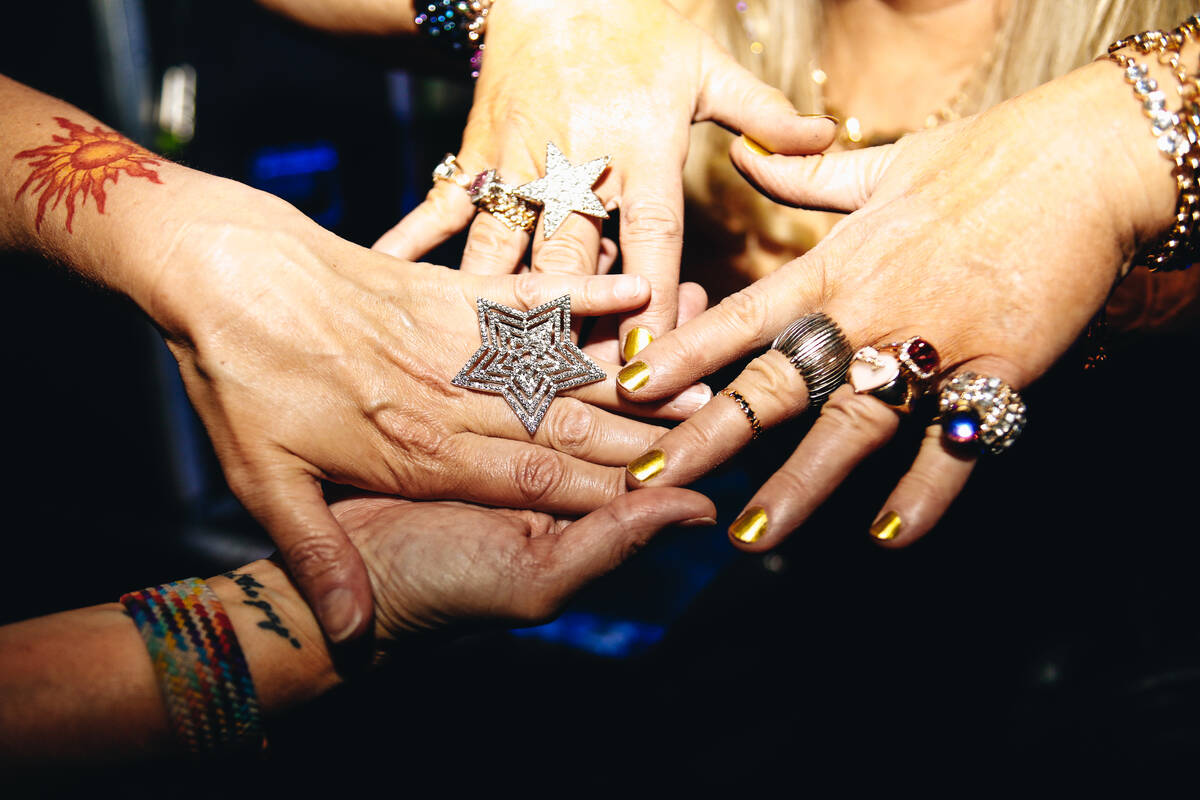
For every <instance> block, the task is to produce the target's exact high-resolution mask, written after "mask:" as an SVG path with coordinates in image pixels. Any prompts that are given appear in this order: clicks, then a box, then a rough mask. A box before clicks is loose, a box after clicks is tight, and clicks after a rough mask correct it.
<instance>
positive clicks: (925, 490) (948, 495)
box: [870, 423, 976, 547]
mask: <svg viewBox="0 0 1200 800" xmlns="http://www.w3.org/2000/svg"><path fill="white" fill-rule="evenodd" d="M975 461H976V458H975V457H974V456H973V455H970V454H966V453H963V452H961V451H958V450H951V449H949V448H948V447H947V442H946V440H945V437H944V436H943V434H942V426H941V425H938V424H936V423H935V424H933V425H930V426H929V427H928V428H926V429H925V438H924V439H922V440H921V447H920V449H919V450H918V451H917V457H916V459H914V460H913V465H912V467H911V468H910V469H909V470H908V472H907V473H905V474H904V477H902V478H901V479H900V483H898V484H897V485H896V488H895V489H894V490H893V491H892V493H891V495H889V496H888V499H887V502H885V503H884V504H883V510H882V511H880V513H879V515H878V516H877V517H876V518H875V521H874V522H872V523H871V528H870V533H871V536H872V537H873V538H874V539H875V541H877V542H879V543H880V544H882V545H884V546H885V547H904V546H905V545H909V544H912V543H913V542H915V541H916V540H917V539H920V538H921V537H922V536H924V535H925V534H926V533H928V532H929V530H930V529H931V528H933V526H934V525H936V524H937V521H938V520H939V519H941V518H942V515H943V514H945V513H946V509H948V508H949V507H950V504H951V503H952V502H954V498H955V497H958V494H959V492H961V491H962V488H963V486H965V485H966V483H967V478H969V477H970V476H971V470H972V469H974V468H975Z"/></svg>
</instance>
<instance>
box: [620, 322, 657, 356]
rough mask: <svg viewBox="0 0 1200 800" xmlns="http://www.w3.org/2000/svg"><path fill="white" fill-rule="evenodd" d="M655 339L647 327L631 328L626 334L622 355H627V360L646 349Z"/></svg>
mask: <svg viewBox="0 0 1200 800" xmlns="http://www.w3.org/2000/svg"><path fill="white" fill-rule="evenodd" d="M653 341H654V334H652V333H651V332H650V331H648V330H646V329H645V328H630V329H629V333H627V334H625V345H624V347H622V348H621V355H623V356H625V360H626V361H628V360H629V359H631V358H633V357H634V356H636V355H637V354H638V353H640V352H642V351H643V350H645V349H646V345H648V344H650V343H651V342H653Z"/></svg>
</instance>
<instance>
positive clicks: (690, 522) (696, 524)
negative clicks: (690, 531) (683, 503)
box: [679, 517, 717, 528]
mask: <svg viewBox="0 0 1200 800" xmlns="http://www.w3.org/2000/svg"><path fill="white" fill-rule="evenodd" d="M716 524H717V520H716V518H715V517H692V518H691V519H685V520H684V521H683V522H680V523H679V527H681V528H707V527H711V526H713V525H716Z"/></svg>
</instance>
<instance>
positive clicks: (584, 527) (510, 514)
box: [330, 488, 715, 641]
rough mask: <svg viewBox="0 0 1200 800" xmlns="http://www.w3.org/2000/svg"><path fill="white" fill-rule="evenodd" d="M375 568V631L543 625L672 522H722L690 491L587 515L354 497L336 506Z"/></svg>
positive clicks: (637, 499)
mask: <svg viewBox="0 0 1200 800" xmlns="http://www.w3.org/2000/svg"><path fill="white" fill-rule="evenodd" d="M330 510H331V511H332V513H333V515H334V517H335V518H336V519H337V520H338V522H339V523H340V524H341V525H342V526H344V527H345V529H346V530H347V532H348V533H349V534H350V539H351V541H352V542H353V543H354V545H355V547H357V548H358V550H359V552H360V553H361V554H362V557H363V561H364V562H365V563H366V566H367V571H368V573H369V574H370V576H371V588H372V592H373V593H374V597H375V626H376V627H375V630H376V633H377V635H378V636H379V637H380V638H381V639H383V640H385V641H386V640H393V639H399V638H403V637H407V636H410V635H411V634H414V633H424V632H430V631H434V630H440V629H446V628H450V629H464V628H470V627H477V626H479V625H483V624H505V625H533V624H537V623H539V622H544V621H546V620H548V619H550V618H551V617H553V616H554V615H555V614H557V613H558V611H559V610H561V608H562V606H563V605H564V604H565V603H566V601H567V599H568V598H569V597H570V596H571V595H572V594H574V593H575V592H577V591H578V590H579V589H580V588H582V587H583V586H584V585H585V584H586V583H588V582H590V581H592V580H594V579H595V578H598V577H599V576H601V575H603V574H604V573H606V572H609V571H610V570H612V569H615V568H616V567H617V566H618V565H620V564H621V563H622V562H623V561H625V560H626V559H628V558H629V557H630V556H631V555H633V553H635V552H636V551H637V550H638V549H640V548H641V547H642V546H643V545H645V544H646V543H647V542H648V541H649V540H650V538H651V537H653V536H654V534H656V533H657V532H658V531H659V530H661V529H662V528H664V527H667V526H669V525H685V526H692V525H712V524H713V523H714V521H715V520H714V514H715V509H714V508H713V505H712V503H711V502H710V501H709V500H708V499H707V498H705V497H704V496H703V495H701V494H697V493H696V492H692V491H688V490H686V489H669V488H662V489H652V490H648V491H645V492H635V493H632V494H627V495H623V496H621V497H619V498H617V499H616V500H614V501H613V502H611V503H609V504H608V505H605V506H603V507H601V508H599V509H597V510H596V511H593V512H592V513H591V514H588V515H587V516H586V517H583V518H582V519H578V520H575V521H571V520H567V519H560V518H556V517H553V516H551V515H548V514H539V513H536V512H533V511H511V510H507V509H496V508H481V507H479V506H471V505H467V504H465V503H411V502H407V501H404V500H399V499H396V498H387V497H367V498H357V499H353V500H344V501H341V502H338V503H335V504H334V505H333V506H331V509H330Z"/></svg>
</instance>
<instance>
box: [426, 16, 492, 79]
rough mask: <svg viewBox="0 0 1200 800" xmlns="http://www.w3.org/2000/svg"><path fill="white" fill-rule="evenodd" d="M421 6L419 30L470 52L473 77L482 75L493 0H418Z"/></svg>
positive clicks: (448, 44) (447, 44) (435, 39)
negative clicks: (486, 34) (484, 44)
mask: <svg viewBox="0 0 1200 800" xmlns="http://www.w3.org/2000/svg"><path fill="white" fill-rule="evenodd" d="M417 8H418V13H417V16H416V19H415V20H414V21H415V22H416V23H417V30H418V31H420V32H421V33H422V34H424V35H426V36H428V37H429V38H430V39H432V40H434V41H435V42H438V43H439V44H441V45H443V46H445V47H448V48H449V49H450V50H451V51H452V52H455V53H470V61H471V77H472V78H478V77H479V68H480V66H482V64H483V35H484V33H486V32H487V18H488V11H490V10H491V8H492V0H428V2H424V3H422V2H421V0H418V2H417Z"/></svg>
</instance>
